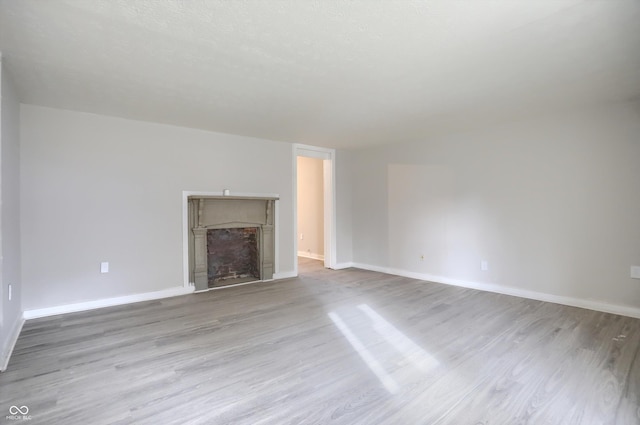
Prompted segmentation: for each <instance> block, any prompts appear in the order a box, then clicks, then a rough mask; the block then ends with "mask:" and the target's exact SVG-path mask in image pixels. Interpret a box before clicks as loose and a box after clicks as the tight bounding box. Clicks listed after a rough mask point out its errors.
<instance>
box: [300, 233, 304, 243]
mask: <svg viewBox="0 0 640 425" xmlns="http://www.w3.org/2000/svg"><path fill="white" fill-rule="evenodd" d="M300 240H301V241H303V240H304V235H303V234H302V233H300Z"/></svg>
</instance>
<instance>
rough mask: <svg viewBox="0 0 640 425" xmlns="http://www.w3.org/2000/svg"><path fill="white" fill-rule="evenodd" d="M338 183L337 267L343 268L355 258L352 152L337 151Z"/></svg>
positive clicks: (336, 185) (336, 190)
mask: <svg viewBox="0 0 640 425" xmlns="http://www.w3.org/2000/svg"><path fill="white" fill-rule="evenodd" d="M334 167H335V175H336V177H335V178H336V184H335V192H336V193H335V199H336V267H337V268H343V267H345V266H346V265H349V263H351V261H352V260H353V241H352V232H353V231H352V219H353V217H352V211H351V204H352V199H351V198H352V187H351V176H352V173H351V167H352V153H351V152H349V151H344V150H338V151H336V158H335V162H334Z"/></svg>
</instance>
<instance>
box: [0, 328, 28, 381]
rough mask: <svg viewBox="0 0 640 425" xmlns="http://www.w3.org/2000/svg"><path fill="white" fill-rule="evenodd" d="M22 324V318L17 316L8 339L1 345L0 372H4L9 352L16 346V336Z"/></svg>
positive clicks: (9, 356)
mask: <svg viewBox="0 0 640 425" xmlns="http://www.w3.org/2000/svg"><path fill="white" fill-rule="evenodd" d="M22 325H24V319H23V318H19V319H18V320H16V321H15V323H14V325H13V328H11V330H10V331H9V339H8V340H7V343H6V344H5V346H4V347H3V350H2V353H0V355H1V357H0V372H4V371H5V370H7V366H9V359H10V358H11V353H13V349H14V347H15V346H16V342H17V341H18V337H19V336H20V332H21V331H22Z"/></svg>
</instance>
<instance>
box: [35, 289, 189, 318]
mask: <svg viewBox="0 0 640 425" xmlns="http://www.w3.org/2000/svg"><path fill="white" fill-rule="evenodd" d="M193 291H194V287H193V286H190V287H184V286H180V287H176V288H169V289H163V290H162V291H155V292H145V293H143V294H134V295H125V296H123V297H115V298H104V299H101V300H95V301H86V302H82V303H75V304H66V305H59V306H56V307H47V308H39V309H35V310H26V311H25V312H24V315H23V317H24V319H25V320H29V319H37V318H39V317H47V316H55V315H57V314H65V313H75V312H78V311H86V310H94V309H97V308H103V307H112V306H115V305H122V304H131V303H137V302H141V301H150V300H157V299H160V298H169V297H175V296H178V295H186V294H191V293H193Z"/></svg>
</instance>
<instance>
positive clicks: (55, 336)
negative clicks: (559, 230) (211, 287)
mask: <svg viewBox="0 0 640 425" xmlns="http://www.w3.org/2000/svg"><path fill="white" fill-rule="evenodd" d="M301 271H302V272H303V273H302V274H301V277H300V278H296V279H288V280H282V281H276V282H271V283H258V284H252V285H246V286H238V287H233V288H226V289H221V290H217V291H211V292H207V293H202V294H194V295H189V296H183V297H176V298H171V299H165V300H160V301H151V302H145V303H139V304H134V305H128V306H121V307H113V308H106V309H101V310H94V311H90V312H83V313H74V314H68V315H63V316H56V317H52V318H44V319H37V320H31V321H29V322H27V324H26V325H25V327H24V330H23V332H22V334H21V336H20V339H19V340H18V343H17V346H16V349H15V351H14V354H13V357H12V359H11V362H10V364H9V368H8V370H7V371H6V372H5V373H2V374H0V410H1V412H0V422H2V421H5V422H7V423H26V422H16V421H11V420H8V419H6V417H5V415H8V411H9V408H10V406H12V405H17V406H23V405H24V406H28V407H29V409H30V411H29V414H30V415H31V417H32V419H31V421H29V422H28V423H30V424H65V425H71V424H131V423H135V424H153V425H162V424H250V425H258V424H349V425H351V424H366V425H373V424H393V425H395V424H398V425H411V424H456V425H458V424H472V425H473V424H476V425H477V424H484V425H516V424H536V425H538V424H541V425H547V424H552V425H561V424H640V358H639V357H640V356H639V355H638V352H639V350H640V320H638V319H632V318H627V317H622V316H616V315H612V314H605V313H599V312H595V311H589V310H583V309H579V308H572V307H565V306H560V305H556V304H550V303H544V302H538V301H531V300H525V299H520V298H515V297H509V296H503V295H497V294H490V293H483V292H478V291H474V290H469V289H462V288H456V287H449V286H445V285H440V284H434V283H426V282H420V281H416V280H412V279H407V278H401V277H394V276H389V275H384V274H381V273H374V272H368V271H362V270H357V269H349V270H343V271H330V270H325V269H323V268H322V267H321V265H320V264H319V263H318V262H314V261H312V260H301Z"/></svg>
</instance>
